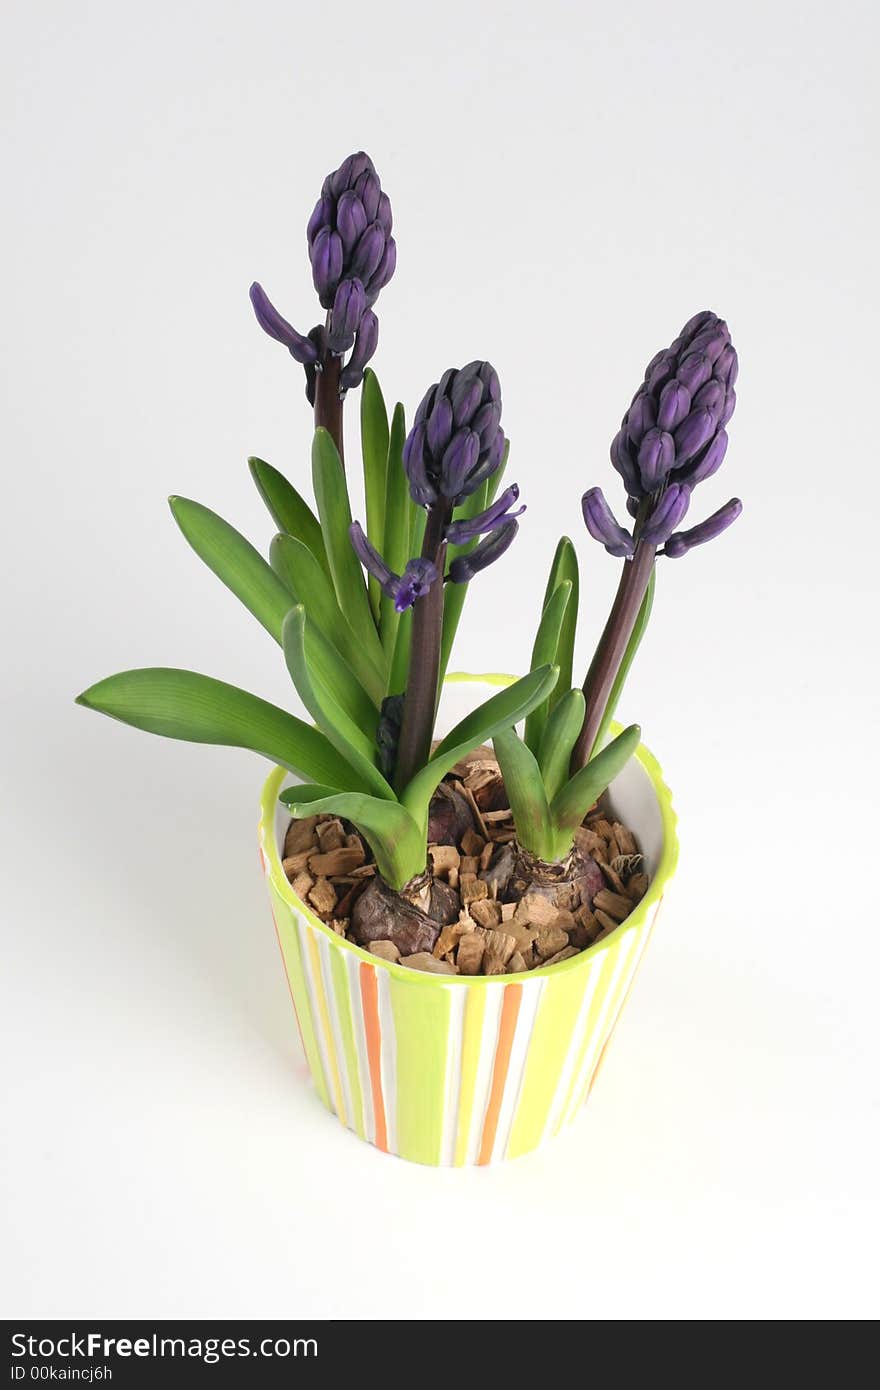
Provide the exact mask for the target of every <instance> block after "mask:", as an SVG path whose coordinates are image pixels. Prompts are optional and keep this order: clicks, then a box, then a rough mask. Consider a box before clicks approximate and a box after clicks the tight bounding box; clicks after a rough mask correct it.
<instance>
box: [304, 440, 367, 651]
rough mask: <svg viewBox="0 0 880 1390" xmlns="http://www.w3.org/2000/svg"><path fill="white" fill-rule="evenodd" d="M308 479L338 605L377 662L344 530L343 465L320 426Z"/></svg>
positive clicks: (347, 520) (347, 521) (347, 515)
mask: <svg viewBox="0 0 880 1390" xmlns="http://www.w3.org/2000/svg"><path fill="white" fill-rule="evenodd" d="M312 479H313V482H314V488H315V500H316V502H317V504H318V516H319V517H320V518H321V529H322V531H323V534H324V544H325V546H326V547H327V559H328V560H329V562H330V574H331V576H332V579H333V587H334V589H335V590H336V598H337V601H338V603H339V607H340V608H341V609H342V611H343V613H344V614H345V616H346V617H347V618H348V621H349V625H350V626H351V628H352V630H353V631H354V635H355V641H360V642H363V644H364V646H365V648H366V650H367V652H368V653H369V655H370V657H371V659H373V660H375V661H376V662H377V663H379V662H381V661H382V645H381V643H380V641H379V634H378V633H377V631H376V624H375V622H374V620H373V610H372V608H371V607H370V600H369V597H368V595H367V586H366V584H365V583H364V576H363V572H362V570H361V566H360V561H359V560H358V558H357V556H356V555H355V553H354V550H353V548H352V544H351V537H350V536H349V534H348V531H349V527H350V526H351V508H350V507H349V504H348V487H347V484H346V481H345V469H344V468H343V467H342V463H341V462H340V459H339V454H338V452H337V450H336V445H335V444H334V443H333V440H332V438H331V436H330V434H329V433H328V432H327V430H325V429H323V428H320V429H317V430H315V438H314V442H313V444H312Z"/></svg>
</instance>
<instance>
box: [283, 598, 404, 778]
mask: <svg viewBox="0 0 880 1390" xmlns="http://www.w3.org/2000/svg"><path fill="white" fill-rule="evenodd" d="M306 627H307V624H306V614H305V609H304V608H303V606H302V604H297V605H296V607H295V608H291V610H290V612H289V613H288V615H287V617H286V618H285V620H284V633H283V645H284V659H285V661H286V662H287V669H288V671H289V672H290V675H291V679H292V680H293V683H294V685H295V686H296V691H297V694H298V695H299V698H300V699H301V700H302V702H303V704H304V705H305V707H306V709H307V710H308V712H309V714H310V715H311V716H312V718H313V719H314V721H315V723H316V724H317V725H318V728H319V729H321V730H322V732H323V733H325V734H326V735H327V737H328V738H329V740H330V742H331V743H332V744H333V746H334V748H336V749H337V751H338V752H339V753H340V754H341V755H342V757H343V758H345V760H346V762H348V763H350V764H351V766H352V767H353V768H355V769H356V770H357V773H358V776H359V777H360V780H361V781H362V782H364V783H366V785H367V786H368V787H369V789H370V791H371V792H373V793H374V795H376V796H380V797H386V798H393V797H394V792H393V791H392V790H391V788H390V787H389V785H388V783H387V782H386V781H385V778H384V777H383V776H382V774H381V772H380V771H379V769H378V768H377V767H376V766H375V763H374V761H373V758H374V754H375V747H376V744H375V737H373V738H370V737H368V736H367V735H366V734H365V733H364V731H363V729H361V728H360V727H359V726H358V724H357V723H356V722H355V720H354V719H352V718H351V716H350V715H349V714H348V712H347V711H346V710H345V709H344V708H343V706H342V704H341V703H340V700H339V697H338V687H334V685H333V684H332V677H331V679H330V680H328V679H327V678H326V675H325V673H324V672H323V671H320V672H319V671H318V670H316V668H315V665H314V664H313V661H312V652H311V650H310V649H309V644H308V642H307V640H306ZM374 716H375V710H374ZM374 730H375V726H374Z"/></svg>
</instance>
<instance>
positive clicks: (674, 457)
mask: <svg viewBox="0 0 880 1390" xmlns="http://www.w3.org/2000/svg"><path fill="white" fill-rule="evenodd" d="M736 374H737V358H736V349H735V348H734V347H733V344H732V343H731V341H730V331H729V329H728V327H727V324H726V323H725V322H724V320H723V319H719V317H718V315H717V314H713V313H712V312H711V311H710V310H708V309H706V310H704V311H703V312H702V313H700V314H696V315H695V316H694V317H693V318H692V319H691V320H690V321H689V322H688V323H686V324H685V326H684V328H683V329H682V330H681V333H680V334H679V335H678V337H677V338H676V339H675V341H674V342H673V343H671V344H670V346H669V347H668V348H666V349H664V350H663V351H662V352H658V353H657V355H656V356H655V357H653V358H652V359H651V361H650V362H649V363H648V366H647V368H646V370H645V379H644V381H643V383H642V385H641V386H640V387H639V389H638V391H637V392H636V394H635V397H634V399H633V402H632V405H631V406H630V408H629V410H628V411H627V412H626V414H625V415H624V417H623V422H622V424H621V427H620V430H619V432H618V433H617V435H616V436H615V438H614V442H613V444H612V445H611V462H612V463H613V464H614V467H615V468H616V469H617V471H618V473H620V475H621V477H622V478H623V481H624V484H625V486H626V490H627V494H628V495H629V496H630V497H633V498H635V499H636V500H637V501H641V500H642V498H644V497H646V496H648V495H650V494H652V493H656V492H657V491H659V489H660V488H661V487H662V486H663V484H664V483H665V482H666V481H667V480H668V481H669V482H679V483H685V482H686V483H689V484H690V485H691V486H692V487H693V486H695V485H696V484H697V483H698V482H702V480H703V479H704V478H707V477H709V475H710V473H711V472H714V469H715V468H717V467H718V465H719V463H720V462H721V458H723V456H724V454H723V447H722V451H721V455H720V457H719V456H718V452H717V445H716V439H717V437H718V435H719V434H720V433H721V432H722V431H723V429H724V426H725V425H726V424H727V422H728V420H729V419H730V417H731V415H732V414H733V409H734V406H735V405H736V393H735V392H734V389H733V386H734V382H735V381H736ZM707 459H708V460H709V467H708V469H707V467H706V461H707Z"/></svg>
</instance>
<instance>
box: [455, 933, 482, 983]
mask: <svg viewBox="0 0 880 1390" xmlns="http://www.w3.org/2000/svg"><path fill="white" fill-rule="evenodd" d="M485 949H486V943H485V941H484V940H483V937H482V936H481V934H480V933H479V932H468V934H467V936H463V937H462V938H461V940H460V941H459V943H458V953H457V955H456V957H455V963H456V965H457V966H458V968H459V970H460V971H461V973H462V975H479V973H480V968H481V966H482V964H483V952H484V951H485Z"/></svg>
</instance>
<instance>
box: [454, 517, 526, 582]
mask: <svg viewBox="0 0 880 1390" xmlns="http://www.w3.org/2000/svg"><path fill="white" fill-rule="evenodd" d="M518 530H519V522H518V521H507V522H505V524H504V525H503V526H502V527H500V528H499V530H497V531H493V532H492V533H491V535H488V536H486V538H485V540H482V541H480V544H479V545H476V546H474V548H473V550H471V551H469V552H468V554H467V555H457V556H456V558H455V559H454V560H453V562H452V564H451V565H450V566H449V579H450V580H451V582H452V583H453V584H468V583H469V582H470V581H471V580H472V579H473V577H474V575H475V574H479V573H480V571H481V570H484V569H486V568H487V566H489V565H491V564H494V562H495V561H496V560H497V559H498V558H499V557H500V556H502V555H503V554H504V552H505V550H507V549H508V548H509V546H511V545H512V544H513V541H514V538H515V536H516V533H517V531H518Z"/></svg>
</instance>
